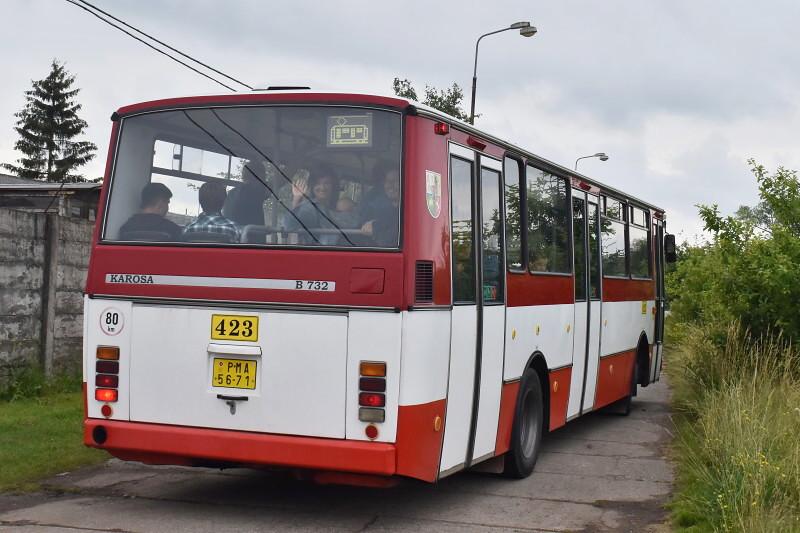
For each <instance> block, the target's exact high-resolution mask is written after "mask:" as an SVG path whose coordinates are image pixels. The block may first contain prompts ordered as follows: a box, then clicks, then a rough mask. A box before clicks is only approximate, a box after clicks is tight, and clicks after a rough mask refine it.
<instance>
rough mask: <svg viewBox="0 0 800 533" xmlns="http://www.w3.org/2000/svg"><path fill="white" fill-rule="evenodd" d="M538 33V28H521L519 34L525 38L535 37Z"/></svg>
mask: <svg viewBox="0 0 800 533" xmlns="http://www.w3.org/2000/svg"><path fill="white" fill-rule="evenodd" d="M537 31H538V30H537V29H536V26H528V27H525V28H521V29H520V30H519V34H520V35H522V36H523V37H533V36H534V35H536V32H537Z"/></svg>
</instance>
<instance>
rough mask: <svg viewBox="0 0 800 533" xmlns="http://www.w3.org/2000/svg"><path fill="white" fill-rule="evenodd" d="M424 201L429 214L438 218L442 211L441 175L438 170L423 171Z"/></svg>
mask: <svg viewBox="0 0 800 533" xmlns="http://www.w3.org/2000/svg"><path fill="white" fill-rule="evenodd" d="M425 201H426V203H427V204H428V212H429V213H430V214H431V216H432V217H433V218H439V214H440V213H441V212H442V175H441V174H439V173H438V172H433V171H432V170H426V171H425Z"/></svg>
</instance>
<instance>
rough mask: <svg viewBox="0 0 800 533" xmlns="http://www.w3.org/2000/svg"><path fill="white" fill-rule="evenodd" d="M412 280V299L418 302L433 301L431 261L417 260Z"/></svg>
mask: <svg viewBox="0 0 800 533" xmlns="http://www.w3.org/2000/svg"><path fill="white" fill-rule="evenodd" d="M414 280H415V286H414V301H415V302H416V303H418V304H422V303H428V304H429V303H433V261H417V271H416V275H415V277H414Z"/></svg>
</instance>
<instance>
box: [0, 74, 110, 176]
mask: <svg viewBox="0 0 800 533" xmlns="http://www.w3.org/2000/svg"><path fill="white" fill-rule="evenodd" d="M74 81H75V76H72V75H70V73H69V72H67V70H66V69H65V68H64V65H62V64H59V63H58V61H57V60H55V59H54V60H53V63H52V65H51V70H50V74H49V75H48V76H47V77H46V78H45V79H43V80H39V81H33V82H32V84H33V88H32V89H31V90H29V91H25V99H26V100H27V103H26V104H25V108H24V109H23V110H22V111H20V112H19V113H16V114H15V115H14V116H15V117H17V118H18V119H19V120H17V125H16V127H15V128H14V129H15V130H16V131H17V133H18V134H19V140H17V142H16V143H15V144H14V148H15V149H16V150H18V151H20V152H22V154H23V157H22V158H20V159H18V160H17V163H19V166H16V165H11V164H8V163H5V164H3V165H2V166H3V168H6V169H8V170H10V171H12V172H13V173H14V174H16V175H17V176H20V177H23V178H30V179H37V180H46V181H55V182H65V181H66V182H76V181H86V180H85V179H84V178H83V177H82V176H81V175H79V174H76V173H75V171H76V170H77V169H78V167H80V166H82V165H85V164H86V163H88V162H89V161H91V160H92V159H93V158H94V156H95V154H94V152H95V150H97V146H95V145H94V143H91V142H88V141H74V140H73V139H75V137H77V136H78V135H81V134H82V133H83V132H84V131H85V130H86V127H87V124H86V121H85V120H82V119H81V118H79V117H78V111H80V110H81V105H80V104H78V103H77V102H75V96H77V94H78V92H79V91H80V89H72V84H73V82H74Z"/></svg>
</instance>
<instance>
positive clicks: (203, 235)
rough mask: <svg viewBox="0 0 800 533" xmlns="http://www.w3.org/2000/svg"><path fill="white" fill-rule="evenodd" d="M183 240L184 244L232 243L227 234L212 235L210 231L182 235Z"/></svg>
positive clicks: (231, 238)
mask: <svg viewBox="0 0 800 533" xmlns="http://www.w3.org/2000/svg"><path fill="white" fill-rule="evenodd" d="M183 239H184V240H185V241H186V242H219V243H225V244H231V243H233V237H231V236H230V235H228V234H227V233H213V232H210V231H193V232H191V233H184V235H183Z"/></svg>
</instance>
